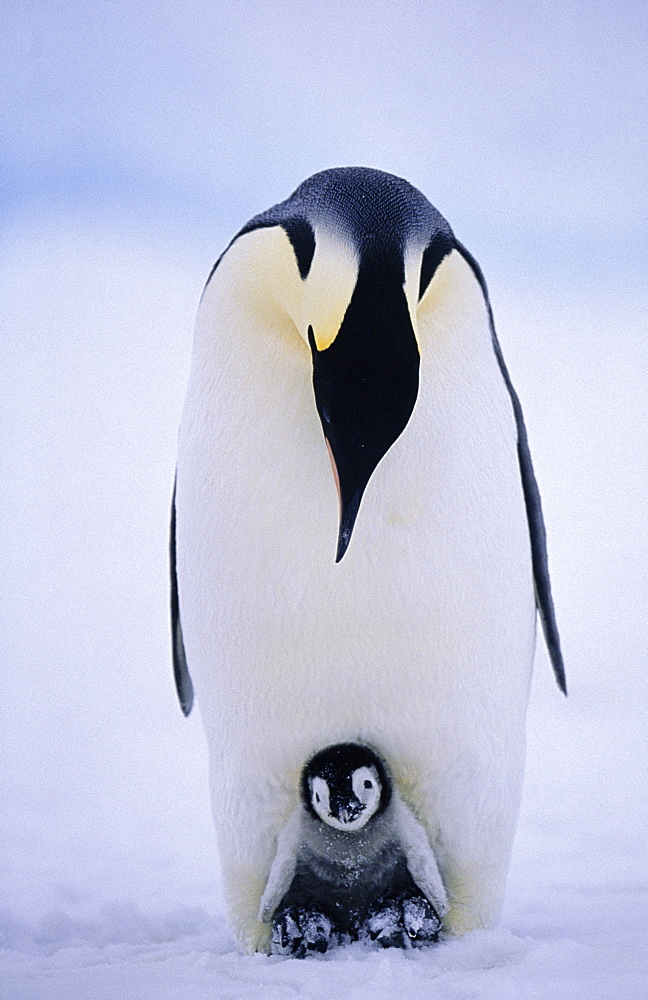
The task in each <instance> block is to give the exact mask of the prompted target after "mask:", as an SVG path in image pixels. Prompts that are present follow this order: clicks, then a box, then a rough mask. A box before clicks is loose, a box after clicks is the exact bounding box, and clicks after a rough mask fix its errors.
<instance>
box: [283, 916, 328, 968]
mask: <svg viewBox="0 0 648 1000" xmlns="http://www.w3.org/2000/svg"><path fill="white" fill-rule="evenodd" d="M332 931H333V923H332V921H331V920H329V918H328V917H327V916H325V914H323V913H320V911H319V910H316V909H308V910H301V909H300V908H299V907H298V906H289V907H287V908H286V909H285V910H280V911H278V912H277V913H275V915H274V918H273V921H272V940H271V945H270V953H271V954H272V955H293V956H294V957H295V958H305V956H306V955H311V954H313V953H320V954H323V953H324V952H325V951H326V950H327V948H328V946H329V942H330V941H331V932H332Z"/></svg>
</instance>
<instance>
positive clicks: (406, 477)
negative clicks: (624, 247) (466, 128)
mask: <svg viewBox="0 0 648 1000" xmlns="http://www.w3.org/2000/svg"><path fill="white" fill-rule="evenodd" d="M336 528H337V548H336V546H335V544H334V540H335V534H336ZM171 565H172V595H171V597H172V618H173V648H174V660H175V674H176V681H177V685H178V691H179V695H180V701H181V704H182V707H183V709H184V711H185V712H186V713H188V712H189V710H190V708H191V704H192V700H193V685H192V681H193V684H195V688H196V692H197V696H198V701H199V704H200V710H201V714H202V719H203V723H204V727H205V733H206V737H207V744H208V749H209V758H210V772H211V791H212V803H213V812H214V819H215V825H216V833H217V840H218V846H219V853H220V860H221V870H222V877H223V884H224V891H225V898H226V904H227V910H228V914H229V917H230V919H231V922H232V925H233V927H234V929H235V932H236V934H237V937H238V940H239V942H240V944H241V946H242V947H243V949H244V950H246V951H248V952H252V951H255V950H265V949H267V948H268V945H269V937H270V923H269V922H267V920H266V921H262V920H260V919H259V916H260V915H259V905H260V900H261V898H262V895H263V893H264V889H265V886H266V882H267V879H268V874H269V872H270V869H271V866H272V863H273V859H274V856H275V853H276V845H277V841H278V838H279V836H280V834H281V831H282V830H283V829H284V827H285V825H286V823H287V822H288V820H289V817H290V816H291V815H292V814H293V812H294V810H295V808H296V807H297V806H298V803H299V782H300V775H301V773H302V768H303V766H304V764H305V762H306V761H308V760H309V759H310V758H311V757H312V756H313V755H314V754H315V753H316V752H318V751H319V750H320V749H321V748H322V747H326V746H330V745H333V744H338V743H348V742H352V743H353V742H355V743H360V744H366V745H369V746H373V747H375V748H376V749H377V750H378V751H379V752H380V754H381V756H382V757H383V758H384V759H385V761H386V762H387V763H388V766H389V768H390V771H391V773H392V775H393V780H394V783H395V786H396V788H397V790H398V793H399V794H400V796H401V797H402V800H403V801H404V802H405V803H406V804H407V806H408V807H409V808H410V809H411V810H412V811H413V813H414V815H415V816H416V817H417V819H418V820H419V821H420V822H421V824H422V825H423V827H424V829H425V831H426V833H427V836H428V838H429V842H430V846H431V848H432V851H433V853H434V857H435V858H436V860H437V863H438V867H439V870H440V873H441V876H442V878H443V882H444V885H445V889H446V892H447V896H448V902H449V908H448V911H447V913H446V914H445V917H444V926H445V929H446V931H447V932H449V933H462V932H464V931H468V930H471V929H473V928H477V927H483V926H487V925H488V924H490V923H491V922H492V921H493V920H494V919H496V917H497V915H498V912H499V910H500V906H501V902H502V896H503V890H504V882H505V877H506V871H507V867H508V862H509V856H510V850H511V844H512V839H513V834H514V827H515V823H516V819H517V814H518V810H519V803H520V795H521V786H522V777H523V766H524V753H525V714H526V707H527V700H528V694H529V685H530V678H531V669H532V661H533V653H534V646H535V622H536V606H537V608H538V609H539V613H540V618H541V621H542V624H543V627H544V632H545V637H546V641H547V645H548V648H549V652H550V655H551V658H552V662H553V667H554V671H555V675H556V680H557V682H558V685H559V686H560V688H561V689H562V690H563V691H564V690H565V678H564V671H563V664H562V659H561V653H560V645H559V638H558V631H557V627H556V621H555V616H554V610H553V605H552V599H551V592H550V586H549V575H548V569H547V555H546V545H545V532H544V526H543V520H542V513H541V508H540V497H539V493H538V488H537V485H536V481H535V477H534V473H533V469H532V465H531V459H530V455H529V448H528V443H527V436H526V432H525V428H524V423H523V419H522V412H521V409H520V404H519V401H518V398H517V396H516V394H515V391H514V389H513V387H512V385H511V381H510V379H509V376H508V373H507V370H506V367H505V365H504V361H503V359H502V354H501V351H500V348H499V344H498V342H497V338H496V335H495V329H494V326H493V321H492V314H491V309H490V305H489V301H488V295H487V291H486V285H485V282H484V278H483V276H482V273H481V270H480V268H479V266H478V264H477V263H476V261H475V260H474V258H473V257H472V256H471V255H470V254H469V253H468V251H467V250H466V249H465V248H464V247H463V246H462V245H461V244H460V243H459V242H458V240H457V239H456V238H455V236H454V234H453V232H452V230H451V229H450V227H449V225H448V223H447V222H446V221H445V219H444V218H443V217H442V216H441V215H440V214H439V212H438V211H437V210H436V209H435V208H433V206H432V205H431V204H430V203H429V202H428V201H427V199H426V198H425V197H424V196H423V195H422V194H421V193H420V192H419V191H418V190H416V189H415V188H414V187H412V186H411V185H410V184H408V183H407V182H406V181H404V180H402V179H400V178H398V177H394V176H392V175H390V174H385V173H382V172H381V171H377V170H370V169H364V168H343V169H334V170H326V171H324V172H322V173H319V174H316V175H314V176H313V177H311V178H309V179H308V180H306V181H304V183H303V184H301V185H300V186H299V187H298V188H297V190H296V191H295V192H294V194H293V195H292V196H291V197H290V198H288V199H287V201H284V202H282V203H281V204H279V205H276V206H275V207H274V208H271V209H270V210H269V211H267V212H264V213H262V214H261V215H258V216H256V217H255V218H253V219H252V220H251V221H250V222H249V223H248V224H247V225H246V226H244V227H243V229H241V231H240V232H239V233H238V234H237V235H236V236H235V237H234V239H233V240H232V242H231V243H230V244H229V246H228V247H227V249H226V250H225V252H224V253H223V254H222V256H221V257H220V258H219V260H218V261H217V263H216V265H215V266H214V269H213V270H212V272H211V274H210V276H209V279H208V281H207V285H206V288H205V291H204V293H203V297H202V300H201V304H200V308H199V313H198V318H197V325H196V331H195V340H194V348H193V361H192V366H191V374H190V378H189V386H188V391H187V398H186V404H185V408H184V413H183V417H182V421H181V427H180V435H179V448H178V463H177V474H176V490H175V496H174V512H173V517H172V537H171ZM181 623H182V624H181ZM188 668H189V669H188ZM189 670H190V671H191V675H190V674H189ZM266 916H267V915H266Z"/></svg>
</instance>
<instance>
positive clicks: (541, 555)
mask: <svg viewBox="0 0 648 1000" xmlns="http://www.w3.org/2000/svg"><path fill="white" fill-rule="evenodd" d="M456 247H457V250H458V251H459V252H460V253H461V254H462V256H463V257H464V258H465V259H466V261H467V262H468V263H469V264H470V266H471V268H472V270H473V272H474V274H475V277H476V278H477V281H478V282H479V284H480V286H481V290H482V292H483V295H484V299H485V300H486V306H487V308H488V316H489V321H490V328H491V336H492V340H493V350H494V351H495V357H496V358H497V363H498V365H499V368H500V371H501V373H502V378H503V379H504V383H505V385H506V388H507V389H508V393H509V396H510V397H511V403H512V405H513V413H514V415H515V423H516V426H517V437H518V444H517V450H518V461H519V463H520V475H521V477H522V490H523V492H524V502H525V504H526V512H527V519H528V522H529V535H530V538H531V560H532V563H533V579H534V583H535V597H536V606H537V608H538V614H539V615H540V621H541V622H542V631H543V632H544V637H545V642H546V644H547V650H548V651H549V657H550V659H551V665H552V667H553V671H554V676H555V678H556V684H557V685H558V687H559V688H560V690H561V691H562V693H563V694H565V695H566V694H567V680H566V677H565V665H564V663H563V656H562V651H561V648H560V635H559V633H558V623H557V622H556V613H555V611H554V603H553V598H552V596H551V581H550V579H549V563H548V558H547V534H546V531H545V525H544V518H543V516H542V504H541V502H540V490H539V489H538V483H537V481H536V477H535V472H534V471H533V463H532V461H531V452H530V450H529V439H528V437H527V432H526V427H525V425H524V415H523V413H522V406H521V405H520V400H519V399H518V395H517V393H516V391H515V389H514V388H513V383H512V382H511V377H510V375H509V373H508V370H507V368H506V364H505V362H504V358H503V356H502V350H501V348H500V345H499V341H498V339H497V334H496V332H495V323H494V320H493V311H492V309H491V304H490V299H489V298H488V289H487V288H486V281H485V280H484V275H483V274H482V271H481V268H480V266H479V264H478V263H477V261H476V260H475V258H474V257H473V256H472V254H470V253H469V252H468V251H467V250H466V248H465V247H463V246H462V245H461V244H460V243H459V242H458V241H456Z"/></svg>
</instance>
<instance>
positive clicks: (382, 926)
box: [364, 892, 441, 948]
mask: <svg viewBox="0 0 648 1000" xmlns="http://www.w3.org/2000/svg"><path fill="white" fill-rule="evenodd" d="M364 929H365V932H366V933H367V934H368V935H369V938H370V939H371V940H372V941H376V942H377V943H378V944H379V945H381V946H382V947H383V948H404V947H406V946H407V945H413V946H414V947H420V946H421V945H425V944H433V943H434V942H435V941H438V939H439V931H440V930H441V921H440V919H439V917H438V915H437V914H436V912H435V910H434V908H433V907H432V906H431V904H430V903H429V902H428V900H427V899H425V897H424V896H418V895H417V896H412V895H410V894H409V893H407V892H401V893H399V894H398V895H397V896H395V897H392V898H391V899H390V898H385V897H384V896H383V897H381V898H380V899H379V900H377V901H376V903H375V904H374V906H373V907H372V910H371V912H370V913H369V916H368V918H367V920H366V922H365V927H364Z"/></svg>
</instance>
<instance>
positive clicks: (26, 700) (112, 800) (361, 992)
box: [0, 217, 648, 1000]
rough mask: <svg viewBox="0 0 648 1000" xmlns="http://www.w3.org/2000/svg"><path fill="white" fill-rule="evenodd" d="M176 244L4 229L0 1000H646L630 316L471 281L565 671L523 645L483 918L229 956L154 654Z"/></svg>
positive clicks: (639, 491) (202, 798) (159, 634)
mask: <svg viewBox="0 0 648 1000" xmlns="http://www.w3.org/2000/svg"><path fill="white" fill-rule="evenodd" d="M225 235H226V234H225ZM218 250H219V246H214V247H213V253H214V256H215V255H216V253H217V252H218ZM198 257H199V255H198V254H197V253H196V252H193V253H192V252H190V251H189V250H187V249H186V248H183V247H182V246H180V245H175V244H173V245H171V244H165V245H162V244H160V243H156V242H155V241H154V240H153V239H152V238H151V237H150V236H149V237H144V236H142V235H141V234H138V233H134V232H133V231H131V230H129V229H128V228H127V227H126V226H125V225H123V224H122V222H121V220H119V219H112V220H110V221H109V222H107V221H105V220H104V222H99V223H98V222H97V221H96V220H92V221H91V222H89V221H88V220H87V219H86V218H83V217H79V218H78V219H77V220H76V221H74V220H73V219H70V218H69V217H68V218H66V219H65V220H64V221H61V220H56V219H54V220H52V219H43V218H38V219H33V220H31V221H29V220H26V221H25V220H23V222H22V223H21V225H20V226H16V227H15V228H14V229H13V230H12V231H10V232H8V234H7V235H6V236H5V239H4V242H3V247H2V251H1V258H0V289H1V291H0V294H1V296H2V300H3V302H4V305H3V310H2V312H3V315H2V320H1V322H2V324H3V326H4V328H5V329H4V333H3V341H4V343H5V344H6V345H7V349H8V364H6V365H5V366H4V370H5V372H6V374H5V385H4V386H3V387H2V393H3V403H2V407H3V410H4V412H3V420H2V426H3V428H4V434H5V442H4V444H3V448H2V460H3V463H4V464H5V470H4V471H5V474H4V476H3V481H4V482H5V489H4V491H3V496H2V500H1V506H2V514H3V520H4V524H5V531H4V533H3V540H2V543H1V544H2V561H3V567H4V572H3V576H4V580H5V588H3V589H4V591H5V592H4V596H3V603H4V609H3V614H2V629H3V638H2V649H3V660H4V665H3V668H2V682H1V683H2V687H3V696H2V701H1V705H2V707H1V709H0V711H1V712H2V731H3V734H4V742H5V747H6V750H5V752H4V754H3V756H2V760H1V761H0V780H1V782H2V801H3V803H8V805H9V807H8V808H6V807H5V808H3V811H2V816H1V817H0V838H1V839H0V875H1V877H2V903H1V904H0V905H1V907H2V912H1V913H0V944H1V946H2V958H1V961H2V972H1V975H0V995H1V996H3V997H7V998H11V1000H59V998H60V1000H63V998H65V1000H81V998H86V997H88V998H90V997H92V998H93V1000H103V998H111V1000H113V998H116V997H119V998H127V1000H131V998H132V1000H148V998H149V997H150V998H153V997H155V998H156V1000H166V998H169V1000H182V998H185V997H186V998H189V997H191V998H192V1000H200V998H202V997H210V998H212V997H218V998H222V1000H230V998H231V1000H241V998H248V997H250V998H251V997H262V998H264V1000H275V998H277V1000H278V998H282V1000H283V998H292V997H301V998H304V1000H316V998H317V1000H319V998H324V997H326V998H327V1000H329V998H330V997H334V996H341V997H342V996H343V997H344V998H345V1000H346V998H348V1000H364V998H366V1000H369V998H371V1000H380V998H383V997H384V998H392V997H394V996H397V995H400V994H402V995H403V996H407V997H408V998H411V1000H418V998H432V1000H433V998H436V997H438V998H441V997H443V998H444V1000H455V998H456V1000H469V998H480V1000H482V998H483V1000H489V998H497V1000H507V998H509V997H511V998H513V997H514V998H515V1000H523V998H524V1000H526V998H536V997H538V998H540V997H542V998H543V1000H546V998H553V997H556V998H558V997H559V998H561V1000H570V998H574V1000H577V998H578V1000H590V998H597V1000H607V998H610V1000H612V998H614V1000H641V998H642V997H648V933H647V932H648V892H647V888H648V887H647V870H646V860H647V857H646V826H647V824H646V820H647V813H648V809H647V802H646V780H645V760H646V746H647V740H646V736H647V725H646V704H647V695H648V691H647V687H648V676H647V675H648V672H647V671H646V669H645V665H646V648H647V645H646V638H647V637H646V613H645V609H646V596H647V587H646V579H647V574H646V554H645V526H646V523H647V518H646V513H647V511H646V494H645V482H646V471H647V470H646V451H647V449H646V440H647V437H646V432H647V431H648V414H647V412H646V399H645V376H646V370H647V366H646V361H647V359H646V339H645V332H644V325H645V320H644V317H645V311H644V310H643V309H642V308H641V306H640V303H639V302H638V301H637V300H636V297H635V296H634V294H633V293H628V294H624V293H623V292H622V291H619V292H616V293H614V294H612V293H606V292H604V291H600V290H599V291H596V292H594V291H593V290H592V289H581V290H580V291H579V292H578V294H572V295H571V297H570V298H569V299H566V298H565V297H564V296H563V298H560V296H558V295H556V294H553V291H552V289H551V288H550V287H544V288H541V287H537V288H536V287H534V288H527V289H524V288H522V289H521V288H515V289H513V290H510V289H508V288H507V287H505V284H504V282H503V281H502V280H501V279H498V281H497V282H496V283H495V285H493V283H492V282H491V293H492V298H493V302H494V308H495V314H496V320H497V321H498V330H499V335H500V340H501V342H502V345H503V349H504V352H505V356H506V358H507V361H508V364H509V367H510V370H511V373H512V376H513V379H514V382H515V384H516V387H517V388H518V391H519V393H520V396H521V398H522V402H523V405H524V408H525V413H526V417H527V424H528V428H529V434H530V439H531V445H532V451H533V455H534V459H535V464H536V471H537V475H538V479H539V482H540V485H541V489H542V493H543V499H544V505H545V514H546V520H547V526H548V533H549V546H550V558H551V566H552V571H553V581H554V592H555V599H556V605H557V609H558V614H559V621H560V623H561V627H562V634H563V643H564V648H565V658H566V663H567V670H568V681H569V686H570V697H569V698H568V699H567V700H565V699H564V698H563V697H562V696H561V695H560V694H559V692H558V691H557V689H555V687H554V686H553V681H552V678H551V675H550V668H549V665H548V662H547V658H546V654H545V653H544V650H543V649H542V647H540V648H539V651H538V657H537V660H538V662H537V669H536V676H535V680H534V690H533V696H532V703H531V709H530V715H529V753H528V772H527V781H526V787H525V798H524V803H523V809H522V815H521V819H520V826H519V831H518V837H517V840H516V847H515V853H514V858H513V864H512V868H511V874H510V880H509V891H508V898H507V903H506V907H505V911H504V914H503V919H502V924H501V926H500V927H499V928H496V929H494V930H491V931H484V932H479V933H475V934H473V935H469V936H467V937H466V938H464V939H462V940H457V941H452V942H447V943H444V944H442V945H440V946H439V947H437V948H434V949H430V950H428V951H425V952H408V953H404V954H401V953H394V952H389V953H381V952H377V951H370V950H367V949H365V948H363V947H361V946H359V945H358V946H353V947H351V948H349V949H346V950H344V951H340V952H337V953H332V954H331V955H328V956H325V957H324V958H322V959H316V960H312V961H311V960H309V961H303V962H300V961H295V960H284V959H277V958H268V957H265V956H255V957H252V958H251V957H244V956H241V955H240V954H238V953H237V951H236V949H235V946H234V942H233V938H232V936H231V933H230V931H229V929H228V927H227V924H226V921H225V919H224V917H223V914H222V909H221V905H220V898H219V888H218V870H217V862H216V858H215V851H214V842H213V834H212V829H211V818H210V815H209V806H208V791H207V776H206V756H205V751H204V746H203V742H202V734H201V730H200V722H199V718H198V715H197V713H196V714H195V715H193V716H192V717H191V718H190V719H189V720H184V719H183V718H182V717H181V714H180V711H179V709H178V707H177V705H176V703H175V694H174V691H173V685H172V679H171V668H170V662H169V648H168V633H167V621H166V615H167V582H166V532H167V518H168V505H169V495H170V487H171V483H172V478H173V463H174V449H175V435H176V428H177V423H178V418H179V412H180V407H181V403H182V396H183V392H184V382H185V378H186V374H187V366H188V359H189V349H190V339H191V325H192V320H193V315H194V313H195V308H196V304H197V300H198V296H199V294H200V290H201V286H202V281H203V279H204V277H205V274H206V272H207V270H208V269H209V264H210V262H209V261H207V260H203V259H198ZM487 277H488V275H487ZM499 286H501V287H499ZM7 581H9V582H10V585H9V586H7Z"/></svg>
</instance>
